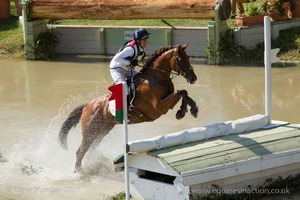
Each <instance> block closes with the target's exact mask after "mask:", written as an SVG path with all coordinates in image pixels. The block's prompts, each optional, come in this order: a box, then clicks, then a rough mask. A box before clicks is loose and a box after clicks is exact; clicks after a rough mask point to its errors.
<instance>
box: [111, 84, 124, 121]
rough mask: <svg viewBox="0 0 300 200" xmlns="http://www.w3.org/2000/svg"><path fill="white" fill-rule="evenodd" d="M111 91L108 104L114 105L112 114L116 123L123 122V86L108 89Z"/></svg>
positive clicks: (117, 85)
mask: <svg viewBox="0 0 300 200" xmlns="http://www.w3.org/2000/svg"><path fill="white" fill-rule="evenodd" d="M108 90H109V91H111V96H110V97H109V99H108V100H109V102H110V104H114V108H115V109H114V110H115V113H112V114H113V115H114V116H115V118H116V121H118V122H119V121H122V120H123V84H122V83H119V84H116V85H113V86H110V87H109V88H108Z"/></svg>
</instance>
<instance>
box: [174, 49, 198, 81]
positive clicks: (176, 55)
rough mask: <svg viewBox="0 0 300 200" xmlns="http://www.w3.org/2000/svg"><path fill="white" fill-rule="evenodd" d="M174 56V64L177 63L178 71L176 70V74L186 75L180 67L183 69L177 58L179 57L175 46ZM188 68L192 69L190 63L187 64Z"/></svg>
mask: <svg viewBox="0 0 300 200" xmlns="http://www.w3.org/2000/svg"><path fill="white" fill-rule="evenodd" d="M174 58H175V61H176V64H177V65H178V67H179V70H180V71H179V72H177V75H181V76H183V77H185V76H186V72H184V71H183V70H182V69H183V66H182V65H181V64H180V62H179V58H180V56H179V52H178V51H177V50H176V48H175V50H174ZM188 68H189V69H190V70H192V71H193V70H194V69H193V67H192V66H191V65H189V66H188Z"/></svg>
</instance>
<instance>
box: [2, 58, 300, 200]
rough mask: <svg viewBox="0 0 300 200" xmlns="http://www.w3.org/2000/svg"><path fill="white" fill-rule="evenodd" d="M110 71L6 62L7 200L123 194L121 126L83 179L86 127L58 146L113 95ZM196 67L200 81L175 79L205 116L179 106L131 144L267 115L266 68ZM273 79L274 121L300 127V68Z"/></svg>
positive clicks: (276, 71)
mask: <svg viewBox="0 0 300 200" xmlns="http://www.w3.org/2000/svg"><path fill="white" fill-rule="evenodd" d="M108 66H109V64H108V60H106V59H102V58H99V57H79V56H78V57H75V56H69V57H67V56H63V57H58V58H57V59H56V60H55V61H50V62H42V61H15V60H0V111H1V115H0V127H1V128H0V176H1V179H0V197H1V199H31V200H32V199H39V200H40V199H106V198H107V197H108V196H110V195H114V194H116V193H118V192H121V191H124V181H123V180H124V177H123V174H122V173H115V172H114V170H113V169H112V168H113V165H112V160H113V159H114V158H115V157H117V156H118V155H119V154H120V153H121V152H122V145H123V144H122V142H123V135H122V131H123V130H122V126H117V127H116V128H115V129H114V130H113V131H112V132H111V134H110V135H108V136H107V137H105V139H104V140H103V142H102V143H101V144H100V145H99V146H98V147H97V148H96V149H95V150H94V151H93V152H88V153H87V155H86V157H85V159H84V161H83V168H84V169H85V171H86V174H84V175H74V174H73V170H74V163H75V152H76V150H77V148H78V146H79V144H80V142H81V131H80V125H78V126H77V127H76V128H75V129H73V130H71V132H70V134H69V137H68V147H69V149H68V151H65V150H63V149H62V148H61V147H59V145H58V143H57V137H58V131H59V129H60V126H61V124H62V122H63V120H64V119H65V118H66V117H67V115H68V114H69V113H70V112H71V110H72V109H73V108H74V107H76V106H78V105H80V104H82V103H85V102H88V101H90V100H92V99H93V98H95V97H97V96H98V95H102V94H104V93H106V92H107V87H108V86H109V85H110V84H112V80H111V78H110V75H109V70H108ZM193 66H194V68H195V72H196V74H197V76H198V80H197V82H196V84H194V85H189V84H188V83H187V82H186V81H185V80H184V79H183V78H182V77H176V78H175V79H174V82H175V86H176V88H177V89H183V88H184V89H187V91H188V92H189V94H190V96H191V97H192V98H193V99H194V100H195V101H196V103H197V104H198V106H199V109H200V111H199V116H198V118H197V119H195V118H193V117H192V116H191V115H190V114H188V115H187V116H186V117H185V118H184V119H182V120H179V121H178V120H176V119H175V117H174V116H175V113H176V111H177V110H178V106H179V105H178V106H176V107H175V108H174V109H173V110H171V111H170V112H169V113H168V114H167V115H165V116H162V117H161V118H160V119H158V120H157V121H155V122H151V123H143V124H138V125H132V126H129V141H132V140H137V139H143V138H149V137H153V136H156V135H161V134H167V133H172V132H176V131H180V130H184V129H189V128H192V127H196V126H203V125H208V124H212V123H219V122H223V121H228V120H234V119H238V118H241V117H247V116H250V115H253V114H264V69H263V67H217V66H206V65H199V64H197V62H195V63H194V64H193ZM272 78H273V82H272V87H273V90H272V103H273V104H272V114H273V116H272V117H273V119H277V120H283V121H288V122H290V123H300V92H299V91H300V84H299V80H300V66H298V67H289V68H273V69H272Z"/></svg>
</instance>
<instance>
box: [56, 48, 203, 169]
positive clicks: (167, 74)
mask: <svg viewBox="0 0 300 200" xmlns="http://www.w3.org/2000/svg"><path fill="white" fill-rule="evenodd" d="M186 48H187V44H185V45H179V46H176V47H162V48H160V49H159V50H157V51H156V52H155V53H154V54H153V55H152V56H150V57H149V59H148V60H147V62H146V64H145V66H143V69H142V70H141V72H140V73H139V74H137V75H136V76H135V77H134V84H135V88H136V95H135V99H134V100H133V105H134V106H133V108H131V109H129V111H128V117H129V119H130V123H132V124H135V123H141V122H146V121H154V120H156V119H158V118H159V117H160V116H161V115H164V114H166V113H167V112H168V110H169V109H172V108H173V107H174V106H175V105H176V104H177V103H178V101H179V100H180V99H181V98H182V105H181V107H180V110H178V111H177V113H176V118H177V119H181V118H183V117H184V115H185V113H186V112H187V105H189V106H190V107H191V109H190V112H191V114H192V115H193V116H194V117H197V113H198V107H197V106H196V103H195V102H194V101H193V100H192V99H191V98H190V97H189V96H188V93H187V91H185V90H177V91H175V90H174V84H173V83H172V78H174V76H176V75H181V76H183V77H184V78H185V79H186V80H187V82H188V83H190V84H193V83H195V81H196V80H197V77H196V75H195V73H194V70H193V67H192V66H191V64H190V61H189V57H188V56H187V55H186V52H185V50H186ZM109 97H110V94H105V95H103V96H100V97H98V98H96V99H94V100H92V101H91V102H89V103H86V104H83V105H80V106H78V107H76V108H75V109H74V110H73V111H72V112H71V113H70V115H69V116H68V118H67V119H66V120H65V122H64V123H63V125H62V127H61V129H60V133H59V138H58V141H59V143H60V145H61V146H62V147H63V148H65V149H67V135H68V132H69V131H70V129H71V128H72V127H75V126H76V124H77V123H79V121H80V119H81V125H82V137H83V138H82V142H81V145H80V147H79V148H78V150H77V152H76V164H75V172H80V171H81V162H82V159H83V157H84V155H85V153H86V152H87V150H88V149H89V148H90V146H91V144H92V143H94V141H95V140H96V139H97V142H100V141H101V140H102V139H103V137H104V136H105V135H107V134H108V133H109V132H110V131H111V130H112V129H113V128H114V126H115V125H116V124H117V122H116V121H115V118H114V116H113V115H112V114H111V113H110V109H109V103H108V99H109Z"/></svg>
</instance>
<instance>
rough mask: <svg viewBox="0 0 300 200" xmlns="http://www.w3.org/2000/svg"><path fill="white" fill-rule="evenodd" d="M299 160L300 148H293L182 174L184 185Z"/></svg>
mask: <svg viewBox="0 0 300 200" xmlns="http://www.w3.org/2000/svg"><path fill="white" fill-rule="evenodd" d="M294 155H297V156H296V158H295V159H294V158H293V156H294ZM268 162H273V163H274V165H272V166H268V165H266V163H268ZM299 162H300V150H293V151H286V152H281V153H277V154H273V155H269V156H265V157H264V158H263V159H262V158H261V157H257V158H253V159H251V160H241V161H238V162H236V163H230V164H227V165H219V166H214V167H209V168H203V169H199V170H192V171H187V172H183V173H182V174H181V176H182V180H183V184H184V185H193V184H199V183H205V182H208V181H213V180H218V179H225V178H228V177H234V176H239V175H242V174H248V173H253V172H259V171H264V170H269V169H273V168H276V167H282V166H288V165H291V164H295V163H299Z"/></svg>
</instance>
